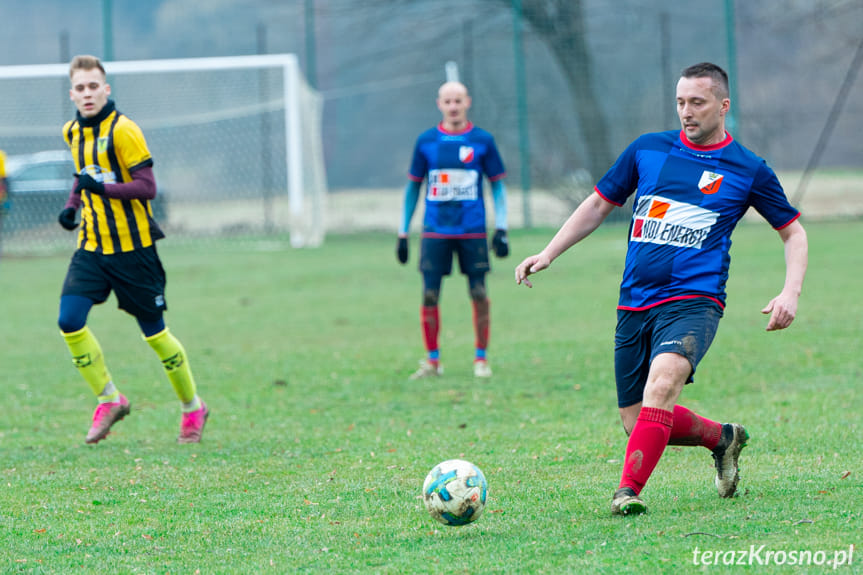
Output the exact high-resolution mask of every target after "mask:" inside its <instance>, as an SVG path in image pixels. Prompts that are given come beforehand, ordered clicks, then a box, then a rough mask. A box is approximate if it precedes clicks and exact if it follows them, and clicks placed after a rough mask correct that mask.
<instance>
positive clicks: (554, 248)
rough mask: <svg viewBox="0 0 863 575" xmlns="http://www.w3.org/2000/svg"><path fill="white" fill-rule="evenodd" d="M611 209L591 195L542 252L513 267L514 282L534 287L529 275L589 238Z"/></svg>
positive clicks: (607, 202)
mask: <svg viewBox="0 0 863 575" xmlns="http://www.w3.org/2000/svg"><path fill="white" fill-rule="evenodd" d="M613 209H614V204H612V203H611V202H609V201H607V200H605V199H604V198H603V197H602V196H600V195H599V194H598V193H596V192H593V193H592V194H591V195H589V196H588V197H587V198H586V199H585V200H584V201H583V202H581V204H580V205H579V206H578V208H576V209H575V211H574V212H572V215H571V216H569V219H568V220H566V222H565V223H564V224H563V226H561V228H560V230H558V232H557V234H555V236H554V237H553V238H552V239H551V241H550V242H549V243H548V245H547V246H545V249H543V250H542V251H541V252H540V253H538V254H536V255H533V256H530V257H528V258H526V259H525V260H524V261H523V262H521V263H520V264H519V265H518V266H517V267H516V268H515V283H516V284H522V283H524V285H526V286H527V287H533V284H532V283H530V281H529V280H528V279H527V277H528V276H529V275H531V274H535V273H536V272H539V271H542V270H544V269H545V268H547V267H548V266H550V265H551V262H553V261H554V260H555V259H557V257H558V256H559V255H560V254H562V253H563V252H565V251H566V250H568V249H569V248H571V247H572V246H574V245H575V244H577V243H578V242H580V241H581V240H583V239H584V238H586V237H587V236H589V235H590V234H591V233H592V232H593V230H595V229H596V228H598V227H599V225H600V224H601V223H602V222H603V220H605V218H606V217H607V216H608V214H610V213H611V210H613Z"/></svg>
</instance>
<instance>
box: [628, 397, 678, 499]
mask: <svg viewBox="0 0 863 575" xmlns="http://www.w3.org/2000/svg"><path fill="white" fill-rule="evenodd" d="M673 418H674V416H673V413H672V412H670V411H665V410H664V409H659V408H656V407H642V408H641V412H640V413H639V414H638V419H637V420H636V422H635V427H634V428H633V429H632V434H631V435H630V436H629V442H628V443H627V444H626V461H624V462H623V474H622V476H621V478H620V487H631V488H632V489H633V490H634V491H635V493H641V490H642V489H644V485H645V484H646V483H647V479H648V478H649V477H650V474H651V473H653V470H654V468H656V464H657V463H659V458H660V457H662V452H663V451H665V446H666V445H667V444H668V438H669V436H670V435H671V426H672V421H673Z"/></svg>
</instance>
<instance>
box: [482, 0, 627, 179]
mask: <svg viewBox="0 0 863 575" xmlns="http://www.w3.org/2000/svg"><path fill="white" fill-rule="evenodd" d="M498 1H499V2H501V3H503V4H506V5H507V6H512V0H498ZM521 5H522V15H523V17H524V19H525V20H526V21H527V22H528V23H530V25H531V27H532V28H533V30H534V32H535V33H536V34H537V36H539V37H540V38H542V39H543V40H544V41H545V42H547V44H548V47H549V49H550V50H551V52H552V53H553V54H554V56H555V59H556V60H557V63H558V64H559V65H560V69H561V72H562V73H563V76H564V78H566V82H567V84H568V85H569V89H570V91H571V93H572V95H573V99H574V100H575V114H576V116H577V117H578V119H579V123H580V125H581V128H582V134H583V137H584V139H585V141H586V146H585V147H586V149H587V150H588V157H587V158H586V161H585V164H586V167H587V169H588V170H589V171H590V174H591V176H592V177H593V178H594V179H598V178H599V177H601V176H602V175H603V174H604V173H605V172H606V171H607V170H608V168H610V167H611V164H612V163H613V159H612V157H611V154H610V151H609V143H608V130H607V129H606V124H605V118H604V117H603V115H602V109H601V108H600V106H599V102H598V101H597V98H596V94H595V93H594V91H593V84H592V72H591V69H592V66H591V58H590V52H589V51H588V48H587V42H586V37H587V32H586V30H585V25H584V11H583V10H582V0H521Z"/></svg>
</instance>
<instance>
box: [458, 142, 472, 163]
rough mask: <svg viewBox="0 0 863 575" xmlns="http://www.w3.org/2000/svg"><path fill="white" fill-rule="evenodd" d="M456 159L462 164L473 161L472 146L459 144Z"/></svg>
mask: <svg viewBox="0 0 863 575" xmlns="http://www.w3.org/2000/svg"><path fill="white" fill-rule="evenodd" d="M458 159H459V160H461V163H463V164H469V163H471V162H472V161H473V148H472V147H470V146H459V149H458Z"/></svg>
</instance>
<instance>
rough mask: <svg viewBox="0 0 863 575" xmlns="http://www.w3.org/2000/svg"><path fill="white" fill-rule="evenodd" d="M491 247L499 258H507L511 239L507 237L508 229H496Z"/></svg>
mask: <svg viewBox="0 0 863 575" xmlns="http://www.w3.org/2000/svg"><path fill="white" fill-rule="evenodd" d="M491 248H492V249H493V250H494V255H496V256H497V257H499V258H505V257H506V256H508V255H509V240H508V239H507V238H506V230H495V231H494V237H493V238H492V239H491Z"/></svg>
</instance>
